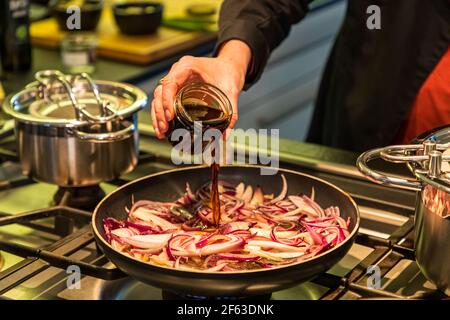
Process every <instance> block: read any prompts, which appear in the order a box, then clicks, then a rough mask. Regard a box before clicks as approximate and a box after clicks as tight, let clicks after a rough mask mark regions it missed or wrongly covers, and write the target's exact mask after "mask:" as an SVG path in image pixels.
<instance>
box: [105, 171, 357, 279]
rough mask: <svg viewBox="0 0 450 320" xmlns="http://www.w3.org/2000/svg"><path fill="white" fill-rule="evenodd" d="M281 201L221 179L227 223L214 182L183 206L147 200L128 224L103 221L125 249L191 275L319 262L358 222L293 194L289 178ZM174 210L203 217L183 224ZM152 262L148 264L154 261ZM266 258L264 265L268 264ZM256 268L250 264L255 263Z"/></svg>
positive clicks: (118, 247)
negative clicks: (215, 217) (216, 204)
mask: <svg viewBox="0 0 450 320" xmlns="http://www.w3.org/2000/svg"><path fill="white" fill-rule="evenodd" d="M281 178H282V190H281V192H280V194H279V195H278V196H277V197H273V195H264V193H263V191H262V189H261V188H260V187H259V186H257V187H256V188H253V187H252V186H250V185H247V186H246V185H244V184H243V183H240V184H239V185H238V186H236V187H233V186H231V185H230V184H228V183H226V182H223V181H220V182H219V193H220V202H221V209H222V216H221V226H220V228H218V229H215V228H213V227H212V211H211V209H210V208H209V207H208V203H209V196H210V195H209V192H210V188H211V186H210V184H205V185H203V186H202V187H201V188H199V189H198V190H197V191H196V192H195V193H194V192H192V190H191V189H190V187H189V185H188V184H187V185H186V191H185V192H184V194H183V195H182V196H181V197H180V198H179V199H178V200H177V201H176V203H174V202H170V203H162V202H157V201H149V200H140V201H137V202H136V203H134V204H133V206H132V208H131V209H130V211H129V215H128V219H127V221H125V222H121V221H118V220H116V219H113V218H106V219H105V220H104V221H103V224H104V229H105V232H106V237H107V239H108V241H109V242H110V243H111V245H112V246H113V247H114V248H115V249H116V250H119V251H122V252H125V253H128V254H130V255H131V256H137V257H140V258H142V259H145V260H144V261H147V260H149V263H155V264H157V265H164V266H169V267H173V268H176V269H181V270H190V271H199V270H202V271H205V272H215V271H236V270H242V269H243V268H247V267H251V268H253V267H254V266H256V267H259V268H273V267H277V266H283V265H288V264H292V263H295V262H297V261H302V260H305V259H309V258H311V257H314V256H315V255H317V254H320V253H321V252H324V251H326V250H328V249H329V248H331V247H333V246H336V245H338V244H339V243H341V242H342V241H344V240H345V239H346V238H347V237H348V236H349V231H348V226H349V224H350V220H349V219H347V220H345V219H344V218H342V217H341V214H340V211H339V208H338V207H334V206H332V207H329V208H326V209H322V208H321V207H320V205H319V204H318V203H316V202H314V196H315V195H314V193H315V192H314V189H313V190H312V193H311V197H307V196H305V195H301V196H298V195H290V196H287V189H288V186H287V181H286V178H285V177H284V175H282V177H281ZM173 206H178V207H180V206H181V207H184V209H186V210H188V211H189V212H195V215H194V216H193V217H189V216H187V217H184V218H183V219H180V215H178V214H177V212H172V211H171V208H173ZM147 258H148V259H147ZM261 258H263V261H260V259H261ZM250 262H252V263H251V264H247V263H250Z"/></svg>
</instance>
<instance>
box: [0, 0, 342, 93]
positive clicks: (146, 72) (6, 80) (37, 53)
mask: <svg viewBox="0 0 450 320" xmlns="http://www.w3.org/2000/svg"><path fill="white" fill-rule="evenodd" d="M341 1H342V0H316V1H313V2H312V4H311V12H313V11H317V10H320V9H322V8H324V7H326V6H328V5H330V4H333V3H336V2H341ZM214 45H215V40H211V41H210V42H208V43H205V44H203V45H200V46H197V47H195V48H192V49H191V50H188V51H185V52H182V53H180V54H178V55H175V56H167V57H165V58H164V59H162V60H161V61H159V62H157V63H154V64H149V65H145V66H142V65H135V64H131V63H127V62H119V61H113V60H109V59H104V58H98V59H97V61H96V69H95V72H94V73H93V74H92V77H93V78H94V79H108V80H113V81H122V82H129V83H133V84H140V83H144V82H145V81H147V80H149V79H151V78H152V77H155V76H157V75H160V74H163V73H165V72H167V70H168V69H169V68H170V66H171V65H172V64H173V63H174V62H176V61H177V60H178V59H179V58H180V57H181V56H183V55H195V56H202V55H208V54H210V53H211V51H212V50H213V48H214ZM32 54H33V66H32V69H31V70H30V71H28V72H23V73H15V74H1V75H0V81H1V82H2V84H3V87H4V90H5V92H6V94H9V93H11V92H14V91H18V90H20V89H21V88H23V87H24V86H25V85H26V84H28V83H30V82H31V81H33V80H34V74H35V72H36V71H39V70H44V69H62V68H63V65H62V63H61V59H60V54H59V51H58V50H53V49H46V48H41V47H36V46H35V47H33V53H32Z"/></svg>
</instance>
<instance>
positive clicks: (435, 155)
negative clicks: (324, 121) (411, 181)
mask: <svg viewBox="0 0 450 320" xmlns="http://www.w3.org/2000/svg"><path fill="white" fill-rule="evenodd" d="M380 156H381V158H383V159H384V160H386V161H389V162H394V163H407V165H408V167H409V169H410V170H411V172H412V173H413V174H414V176H415V177H416V178H417V179H418V180H419V181H421V182H422V183H425V184H428V185H431V186H433V187H435V188H438V189H440V190H442V191H445V192H447V193H449V194H450V126H445V127H440V128H437V129H434V130H431V131H428V132H425V133H423V134H421V135H420V136H419V137H417V138H416V139H414V140H413V141H412V142H411V144H409V145H394V146H388V147H384V148H381V150H380Z"/></svg>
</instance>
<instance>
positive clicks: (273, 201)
mask: <svg viewBox="0 0 450 320" xmlns="http://www.w3.org/2000/svg"><path fill="white" fill-rule="evenodd" d="M281 180H282V183H283V186H282V188H281V192H280V194H279V195H278V196H277V197H276V198H274V199H272V201H270V202H269V203H276V202H278V201H281V200H283V199H284V198H286V194H287V189H288V187H287V181H286V178H285V177H284V174H282V175H281Z"/></svg>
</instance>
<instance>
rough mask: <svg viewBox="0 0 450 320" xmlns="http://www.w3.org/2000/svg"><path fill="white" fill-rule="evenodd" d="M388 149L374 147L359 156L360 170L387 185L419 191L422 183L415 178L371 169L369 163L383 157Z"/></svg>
mask: <svg viewBox="0 0 450 320" xmlns="http://www.w3.org/2000/svg"><path fill="white" fill-rule="evenodd" d="M385 151H386V148H378V149H372V150H369V151H366V152H364V153H363V154H361V155H360V156H359V157H358V160H357V161H356V166H357V167H358V170H359V171H360V172H361V173H362V174H363V175H364V176H366V177H367V178H368V179H369V180H371V181H373V182H375V183H378V184H382V185H387V186H393V187H398V188H402V189H409V190H411V189H412V190H415V191H419V190H421V189H422V184H421V183H420V182H419V181H417V180H415V179H414V180H413V179H402V178H398V177H390V176H388V175H385V174H383V173H380V172H378V171H375V170H373V169H371V168H370V167H369V165H368V163H369V162H370V161H372V160H374V159H378V158H382V153H383V152H385Z"/></svg>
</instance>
